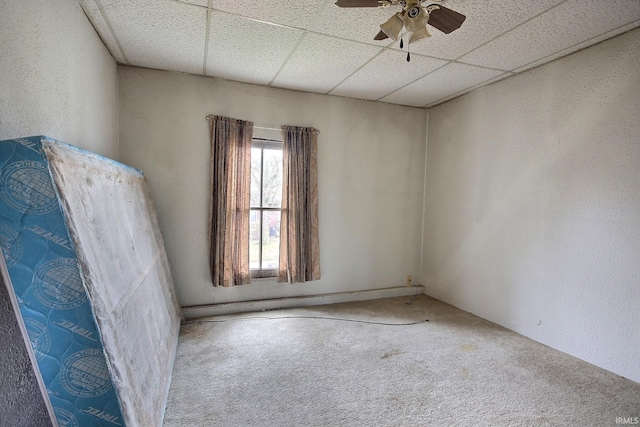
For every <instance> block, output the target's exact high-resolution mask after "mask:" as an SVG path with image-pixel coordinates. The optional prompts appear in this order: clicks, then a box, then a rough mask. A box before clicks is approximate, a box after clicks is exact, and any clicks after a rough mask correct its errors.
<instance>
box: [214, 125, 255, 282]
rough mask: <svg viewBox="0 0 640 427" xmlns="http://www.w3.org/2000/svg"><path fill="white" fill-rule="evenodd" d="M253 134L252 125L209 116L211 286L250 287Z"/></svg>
mask: <svg viewBox="0 0 640 427" xmlns="http://www.w3.org/2000/svg"><path fill="white" fill-rule="evenodd" d="M252 134H253V123H251V122H246V121H243V120H237V119H230V118H228V117H221V116H209V136H210V140H211V206H210V217H209V230H210V232H209V266H210V268H211V280H212V282H213V286H235V285H244V284H247V283H250V277H251V275H250V272H249V197H250V192H251V138H252Z"/></svg>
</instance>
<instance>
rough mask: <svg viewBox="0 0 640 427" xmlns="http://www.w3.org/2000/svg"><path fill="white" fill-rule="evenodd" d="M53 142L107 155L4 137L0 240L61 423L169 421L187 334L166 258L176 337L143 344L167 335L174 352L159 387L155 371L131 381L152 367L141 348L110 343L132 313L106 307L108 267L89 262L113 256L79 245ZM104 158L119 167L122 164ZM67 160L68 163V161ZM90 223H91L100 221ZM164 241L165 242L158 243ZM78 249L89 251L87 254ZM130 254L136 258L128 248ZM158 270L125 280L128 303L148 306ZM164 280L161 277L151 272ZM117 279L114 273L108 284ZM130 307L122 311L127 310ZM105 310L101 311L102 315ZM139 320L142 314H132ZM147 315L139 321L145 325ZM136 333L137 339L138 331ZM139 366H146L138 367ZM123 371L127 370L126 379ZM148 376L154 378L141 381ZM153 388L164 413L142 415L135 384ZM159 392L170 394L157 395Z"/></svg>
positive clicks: (156, 407)
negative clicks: (52, 155)
mask: <svg viewBox="0 0 640 427" xmlns="http://www.w3.org/2000/svg"><path fill="white" fill-rule="evenodd" d="M46 145H49V146H55V147H62V148H64V150H67V148H66V147H69V150H70V152H72V153H74V155H75V154H77V155H79V156H81V158H85V157H87V158H90V159H91V161H97V162H98V163H97V164H100V162H101V161H102V159H101V158H100V156H98V155H95V154H91V153H84V152H82V150H78V149H75V148H72V147H70V146H66V144H63V143H61V142H58V141H55V140H52V139H50V138H47V137H42V136H36V137H26V138H19V139H15V140H7V141H0V246H1V247H2V253H3V256H4V258H5V261H6V265H7V270H8V273H9V279H10V286H8V288H9V290H10V292H11V291H12V292H13V293H14V297H15V300H17V302H18V306H19V315H18V316H17V317H18V318H19V319H20V320H21V321H22V322H23V327H24V328H25V329H26V331H27V334H28V337H29V341H30V344H31V346H32V348H33V350H34V353H35V359H36V362H37V366H34V369H35V370H36V371H37V373H38V375H39V376H40V378H41V381H42V382H43V384H44V386H45V389H46V394H47V396H45V398H48V399H49V401H50V405H49V407H50V408H52V410H53V412H54V418H55V420H57V423H58V425H60V426H67V427H84V426H124V425H127V426H135V425H149V426H151V425H161V423H162V416H163V411H164V406H163V405H164V404H165V403H166V394H167V393H168V383H169V378H170V371H171V369H172V366H173V359H171V357H175V346H176V345H177V334H178V330H179V307H178V306H177V302H176V300H175V296H174V295H173V283H172V282H170V275H169V273H168V264H167V263H166V262H165V265H164V267H162V269H161V270H162V271H163V272H165V273H163V274H164V275H160V276H162V277H161V279H162V280H163V281H165V282H169V283H168V285H169V287H170V291H162V292H159V291H158V292H156V291H154V292H156V293H157V294H158V295H159V294H162V297H163V298H165V299H166V300H167V301H168V302H166V304H165V305H162V304H160V305H162V309H163V310H164V311H163V313H165V312H166V313H168V314H163V316H164V317H163V319H165V318H166V319H168V320H167V322H169V323H170V327H169V328H165V329H170V330H171V334H172V335H171V336H169V337H166V339H165V337H163V339H162V340H159V339H158V338H157V337H155V336H151V335H149V334H150V332H145V334H146V335H144V337H143V338H144V339H143V340H142V342H155V341H160V342H161V345H163V346H164V347H166V348H167V349H169V350H167V351H166V352H167V355H166V356H164V358H163V359H162V366H160V367H159V368H161V369H163V370H164V371H167V370H168V371H169V372H168V373H167V372H162V375H159V376H161V377H162V378H163V382H162V384H160V386H159V387H154V384H152V383H148V381H152V380H149V378H155V377H156V375H155V373H153V372H146V373H145V375H146V377H144V378H140V379H138V378H133V377H131V378H130V377H126V372H127V371H129V372H138V371H145V369H146V366H148V365H152V363H149V361H144V360H140V355H139V354H123V353H122V352H123V351H124V352H126V351H129V353H131V348H133V347H131V345H130V346H129V349H127V348H124V349H119V348H116V345H115V344H111V343H114V342H117V341H118V339H120V340H122V335H120V336H115V338H114V337H113V335H114V334H116V335H117V334H122V333H123V331H121V330H120V329H126V327H127V326H128V325H123V326H124V327H122V328H121V327H120V325H119V324H118V322H119V321H120V318H122V317H123V315H122V314H121V313H120V312H116V311H117V309H118V307H120V306H117V307H116V305H115V304H113V306H114V307H111V306H110V307H109V309H110V310H105V309H104V307H103V306H101V305H100V304H99V303H100V301H98V300H99V296H100V292H101V291H100V289H99V288H100V286H103V287H105V284H104V283H101V282H100V280H98V279H100V277H99V274H98V273H99V270H100V269H105V267H104V266H103V265H101V266H99V267H97V268H96V269H94V270H92V269H91V266H90V265H89V266H88V265H87V262H86V259H87V258H91V257H93V258H94V259H95V260H97V261H94V263H97V264H105V263H108V262H109V259H108V257H103V258H102V259H101V258H100V256H101V255H100V254H92V253H90V250H91V249H92V248H89V252H87V251H86V250H85V251H84V252H83V251H82V250H78V248H76V244H74V238H75V239H76V240H75V242H81V239H79V238H78V236H77V234H78V232H76V231H74V230H73V229H71V230H70V229H69V223H70V222H73V221H71V220H70V218H69V210H68V209H67V210H66V211H65V208H68V206H69V205H71V206H73V204H74V203H73V201H72V202H69V201H65V200H61V197H60V191H59V186H57V185H56V182H55V180H54V177H53V175H52V171H51V165H50V164H49V163H50V161H49V159H48V157H47V155H46V152H45V151H46V147H45V146H46ZM64 150H63V152H64ZM69 150H67V151H69ZM82 156H84V157H82ZM96 159H97V160H96ZM104 160H105V161H106V162H108V164H109V165H110V167H113V166H114V164H116V163H117V162H113V161H111V160H109V159H104ZM64 161H65V159H63V160H62V161H61V163H64ZM72 166H73V167H76V166H74V165H72ZM123 167H124V165H123ZM80 172H81V171H80ZM125 172H127V173H128V171H125ZM91 173H95V172H91ZM87 174H89V173H87ZM140 175H141V173H140ZM88 178H89V177H88ZM121 181H122V180H120V182H121ZM109 191H111V190H109ZM96 197H101V195H97V196H96ZM130 201H131V200H130ZM82 203H84V202H83V201H82V200H79V201H78V203H76V204H82ZM153 218H155V212H153ZM84 220H85V222H91V221H92V218H85V219H84ZM103 231H104V230H103ZM103 231H100V233H102V232H103ZM107 231H108V230H107ZM152 234H153V233H152ZM80 237H82V236H80ZM93 238H94V239H96V238H99V236H98V237H95V236H94V237H93ZM154 242H155V241H154ZM160 243H161V241H160ZM154 244H155V243H154ZM156 246H157V244H155V246H154V247H156ZM94 252H95V251H94ZM87 253H89V256H87V255H86V254H87ZM79 254H81V255H82V254H84V255H83V257H80V258H79ZM161 255H162V257H160V256H158V255H156V256H155V258H153V259H154V260H155V259H157V258H161V259H163V260H164V259H165V258H166V254H165V253H164V246H163V245H162V253H161ZM123 258H124V259H129V258H130V257H129V256H127V255H126V254H124V255H123ZM138 270H143V269H141V268H138ZM149 270H150V268H146V267H145V269H144V271H145V279H144V280H143V279H140V280H138V279H135V280H134V279H128V278H126V279H124V280H123V283H124V284H123V285H122V286H125V285H126V287H123V290H122V292H123V294H124V293H126V294H127V295H129V296H128V297H127V298H129V299H130V300H131V301H125V302H130V304H129V306H127V307H124V308H128V307H130V306H136V305H138V306H139V305H140V303H139V302H138V301H135V296H136V295H137V293H140V292H142V291H140V289H142V290H143V291H145V292H146V293H145V294H144V295H142V294H141V297H140V298H141V299H142V298H147V299H148V298H149V291H148V290H145V289H146V288H144V286H147V288H149V289H156V288H155V287H152V288H151V287H149V286H156V284H155V283H154V284H152V285H147V284H146V283H147V282H149V280H147V279H148V276H149V274H148V271H149ZM95 271H98V273H95ZM136 274H137V273H136ZM166 276H169V279H166ZM96 277H97V278H96ZM157 277H158V274H156V275H155V276H153V277H152V278H157ZM108 280H111V278H106V279H105V280H103V281H102V282H105V281H108ZM156 281H157V280H156ZM140 283H142V285H141V284H140ZM132 284H133V285H132ZM134 285H135V287H134ZM106 288H110V284H109V283H106ZM96 289H98V290H96ZM110 292H113V291H110ZM167 295H169V297H167ZM121 300H123V298H122V297H121V296H118V299H117V301H118V302H119V303H120V305H123V304H124V303H123V302H121ZM163 304H164V303H163ZM124 308H123V309H122V312H125V310H124ZM129 311H131V310H129ZM96 312H97V313H98V315H100V316H102V317H98V318H96ZM126 314H127V313H125V315H126ZM152 314H153V313H152ZM109 316H110V317H109ZM134 316H135V313H133V312H132V313H131V314H130V315H129V317H134ZM125 317H126V316H125ZM142 320H144V319H142ZM142 320H140V321H139V323H144V322H143V321H142ZM150 320H152V321H153V319H150ZM105 325H106V326H105ZM153 328H154V329H153V331H152V332H151V333H159V332H157V331H156V330H157V329H159V327H158V325H155V326H154V327H153ZM154 331H155V332H154ZM103 334H104V337H103ZM174 335H175V336H174ZM105 337H106V338H105ZM103 338H105V339H103ZM131 339H132V340H137V338H136V337H132V338H131ZM145 339H146V341H145ZM105 342H106V343H107V347H109V346H111V347H110V348H107V349H106V348H105ZM172 346H173V347H174V349H173V350H171V347H172ZM149 356H150V355H148V354H147V357H149ZM152 359H153V358H152ZM169 359H171V360H169ZM136 363H138V364H139V365H135V364H136ZM155 365H159V364H158V363H156V364H155ZM122 372H125V374H124V376H123V374H122ZM132 375H133V374H132ZM136 381H137V382H138V383H139V384H136ZM143 382H146V384H142V383H143ZM129 383H130V384H129ZM145 387H146V388H148V390H149V391H148V394H149V396H148V398H149V399H153V400H154V401H156V400H159V402H154V403H153V404H151V403H150V404H149V405H148V406H149V407H152V406H153V408H152V409H150V411H156V412H160V414H139V413H138V412H140V411H141V410H146V409H144V408H143V409H141V408H140V406H144V402H142V403H139V404H138V403H137V401H134V400H132V399H133V398H134V397H135V398H137V399H140V398H141V397H140V396H133V397H132V396H130V394H131V393H132V392H131V390H134V391H138V390H143V389H144V388H145ZM157 388H162V389H164V390H160V391H157V390H155V389H157ZM127 393H129V394H127ZM154 393H155V394H154ZM135 394H136V395H139V394H140V393H138V392H136V393H135ZM136 406H138V408H136Z"/></svg>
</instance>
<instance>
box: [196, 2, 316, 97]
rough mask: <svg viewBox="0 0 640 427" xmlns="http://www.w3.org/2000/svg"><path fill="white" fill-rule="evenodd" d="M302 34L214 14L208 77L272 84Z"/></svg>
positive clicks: (280, 27)
mask: <svg viewBox="0 0 640 427" xmlns="http://www.w3.org/2000/svg"><path fill="white" fill-rule="evenodd" d="M303 34H304V31H302V30H296V29H291V28H286V27H282V26H279V25H271V24H265V23H261V22H257V21H254V20H250V19H242V18H238V17H235V16H232V15H229V14H227V13H221V12H213V14H212V16H211V30H210V33H209V52H208V55H207V74H209V75H212V76H217V77H224V78H227V79H231V80H239V81H243V82H247V83H255V84H263V85H266V84H269V82H270V81H271V80H272V79H273V78H274V77H275V75H276V73H277V72H278V70H279V69H280V67H281V66H282V64H283V62H284V61H285V60H286V59H287V57H288V56H289V54H290V53H291V52H292V51H293V49H294V48H295V46H296V44H297V43H298V41H299V40H300V37H302V35H303Z"/></svg>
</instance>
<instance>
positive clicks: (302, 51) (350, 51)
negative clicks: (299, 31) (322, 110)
mask: <svg viewBox="0 0 640 427" xmlns="http://www.w3.org/2000/svg"><path fill="white" fill-rule="evenodd" d="M380 50H381V48H379V47H376V46H370V45H366V44H362V43H356V42H352V41H348V40H342V39H336V38H333V37H330V36H323V35H320V34H315V33H307V34H306V35H305V36H304V40H303V41H302V43H301V44H300V46H298V48H297V49H296V51H295V52H294V54H293V55H292V56H291V58H290V59H289V61H288V62H287V64H286V65H285V66H284V68H283V69H282V71H281V72H280V74H279V75H278V76H277V77H276V79H275V81H274V82H273V85H274V86H278V87H285V88H289V89H299V90H306V91H309V92H319V93H327V92H329V91H330V90H331V89H333V88H334V87H336V86H337V85H338V84H339V83H340V82H341V81H343V80H344V79H346V78H347V77H349V75H350V74H351V73H353V72H354V71H356V70H357V69H358V68H359V67H361V66H362V65H363V64H365V63H366V62H367V61H368V60H369V59H370V58H371V57H373V56H374V55H376V54H377V53H378V52H379V51H380Z"/></svg>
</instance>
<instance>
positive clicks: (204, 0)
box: [173, 0, 209, 7]
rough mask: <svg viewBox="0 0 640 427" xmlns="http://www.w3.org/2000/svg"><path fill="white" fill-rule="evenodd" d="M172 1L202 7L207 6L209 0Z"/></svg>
mask: <svg viewBox="0 0 640 427" xmlns="http://www.w3.org/2000/svg"><path fill="white" fill-rule="evenodd" d="M173 1H176V2H178V3H188V4H195V5H197V6H202V7H208V5H209V0H173Z"/></svg>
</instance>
